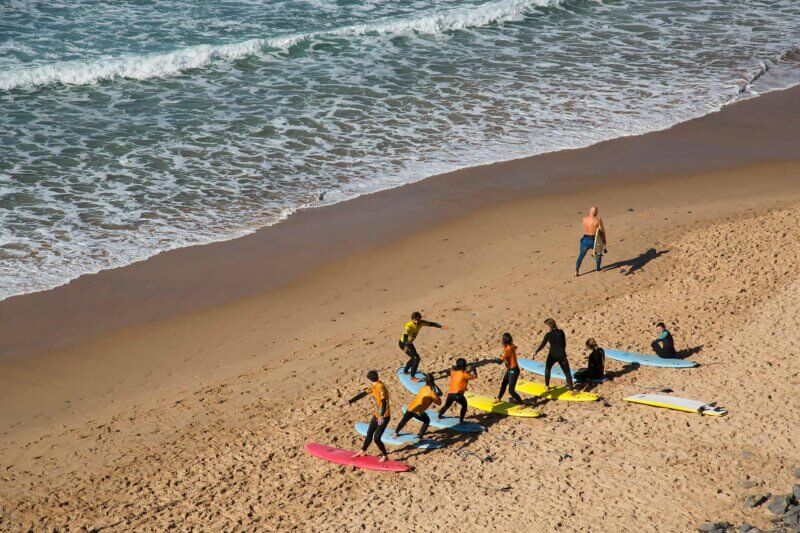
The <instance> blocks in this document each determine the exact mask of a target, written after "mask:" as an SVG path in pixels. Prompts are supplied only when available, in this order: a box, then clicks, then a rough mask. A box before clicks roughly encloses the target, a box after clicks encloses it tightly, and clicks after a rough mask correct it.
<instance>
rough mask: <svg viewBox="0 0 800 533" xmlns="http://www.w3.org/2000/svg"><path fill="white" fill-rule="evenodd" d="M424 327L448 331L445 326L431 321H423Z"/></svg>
mask: <svg viewBox="0 0 800 533" xmlns="http://www.w3.org/2000/svg"><path fill="white" fill-rule="evenodd" d="M422 325H423V326H430V327H432V328H439V329H447V328H446V327H445V326H443V325H442V324H439V323H438V322H431V321H429V320H423V321H422Z"/></svg>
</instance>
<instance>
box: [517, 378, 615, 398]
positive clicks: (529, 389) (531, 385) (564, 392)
mask: <svg viewBox="0 0 800 533" xmlns="http://www.w3.org/2000/svg"><path fill="white" fill-rule="evenodd" d="M517 391H518V392H521V393H523V394H530V395H531V396H537V397H539V398H545V399H548V400H559V401H562V402H596V401H597V400H599V399H600V396H598V395H597V394H592V393H590V392H570V391H569V389H568V388H566V387H553V388H551V389H550V390H548V389H547V387H545V386H544V383H536V382H534V381H520V382H519V383H517Z"/></svg>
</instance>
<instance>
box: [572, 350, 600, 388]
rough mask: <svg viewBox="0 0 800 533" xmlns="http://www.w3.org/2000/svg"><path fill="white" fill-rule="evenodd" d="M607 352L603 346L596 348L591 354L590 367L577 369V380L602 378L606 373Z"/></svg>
mask: <svg viewBox="0 0 800 533" xmlns="http://www.w3.org/2000/svg"><path fill="white" fill-rule="evenodd" d="M605 364H606V352H604V351H603V349H602V348H595V349H594V350H592V353H590V354H589V367H588V368H581V369H580V370H576V371H575V381H588V380H590V379H602V377H603V374H604V373H605Z"/></svg>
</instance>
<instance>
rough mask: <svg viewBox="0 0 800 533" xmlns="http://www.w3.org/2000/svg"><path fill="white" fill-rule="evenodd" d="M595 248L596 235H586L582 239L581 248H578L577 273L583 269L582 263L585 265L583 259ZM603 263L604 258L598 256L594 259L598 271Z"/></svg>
mask: <svg viewBox="0 0 800 533" xmlns="http://www.w3.org/2000/svg"><path fill="white" fill-rule="evenodd" d="M593 248H594V235H584V236H583V237H581V240H580V244H579V248H578V250H579V251H578V260H577V261H576V262H575V272H578V271H579V270H580V269H581V263H583V258H584V257H586V253H587V252H588V251H589V250H591V249H593ZM602 262H603V256H602V255H600V254H598V255H596V256H595V258H594V263H595V266H596V267H597V270H600V265H601V263H602Z"/></svg>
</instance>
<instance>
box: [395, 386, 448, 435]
mask: <svg viewBox="0 0 800 533" xmlns="http://www.w3.org/2000/svg"><path fill="white" fill-rule="evenodd" d="M434 403H435V404H436V405H441V403H442V401H441V400H440V399H439V395H438V394H437V393H436V391H434V390H433V388H431V387H429V386H428V385H425V386H424V387H422V388H421V389H420V390H419V392H418V393H417V396H416V398H414V400H412V402H411V403H410V404H408V409H406V412H405V414H403V418H401V419H400V423H399V424H397V429H396V430H395V432H396V433H400V430H401V429H403V428H404V427H405V425H406V424H407V423H408V421H409V420H411V419H412V418H416V419H417V420H419V421H420V422H422V428H420V430H419V433H418V434H417V435H418V436H419V438H422V436H423V435H425V432H426V431H428V425H429V424H430V423H431V418H430V417H429V416H428V413H426V412H425V410H426V409H428V407H430V406H431V404H434Z"/></svg>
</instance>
